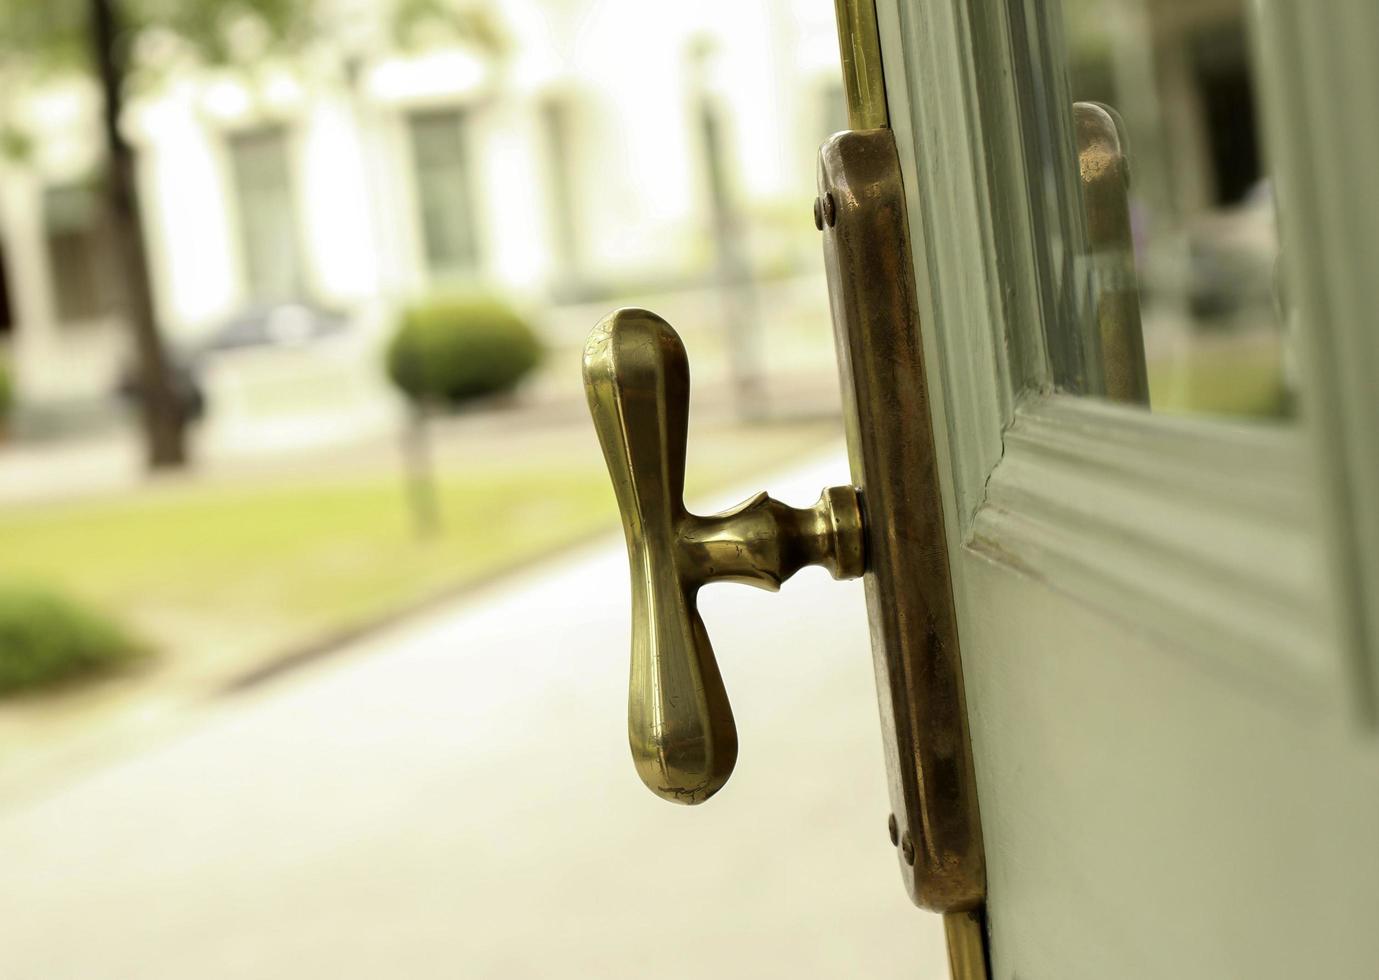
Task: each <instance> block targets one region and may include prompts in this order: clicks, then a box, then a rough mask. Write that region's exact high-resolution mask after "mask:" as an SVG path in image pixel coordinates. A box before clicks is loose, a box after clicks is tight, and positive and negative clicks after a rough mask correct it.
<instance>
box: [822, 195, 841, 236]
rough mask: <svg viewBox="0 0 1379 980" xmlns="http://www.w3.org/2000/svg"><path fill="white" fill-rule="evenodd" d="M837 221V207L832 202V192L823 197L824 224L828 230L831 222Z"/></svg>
mask: <svg viewBox="0 0 1379 980" xmlns="http://www.w3.org/2000/svg"><path fill="white" fill-rule="evenodd" d="M837 219H838V205H837V203H836V202H835V201H834V200H833V192H832V191H829V192H828V193H827V194H825V195H824V223H825V224H827V225H828V226H829V227H830V228H832V227H833V222H834V221H836V220H837Z"/></svg>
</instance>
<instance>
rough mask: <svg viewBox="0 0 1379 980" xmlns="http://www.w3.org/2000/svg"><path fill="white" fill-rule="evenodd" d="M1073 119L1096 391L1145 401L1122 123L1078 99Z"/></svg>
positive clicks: (1145, 375)
mask: <svg viewBox="0 0 1379 980" xmlns="http://www.w3.org/2000/svg"><path fill="white" fill-rule="evenodd" d="M1073 123H1074V126H1075V128H1076V130H1077V164H1078V172H1079V175H1080V177H1081V183H1082V203H1083V208H1084V210H1085V211H1086V215H1087V245H1088V247H1089V248H1090V250H1091V256H1090V259H1091V261H1090V263H1089V266H1088V267H1089V268H1090V269H1091V271H1092V299H1093V302H1094V303H1095V304H1096V318H1097V334H1098V341H1099V346H1100V360H1101V376H1102V389H1101V390H1100V391H1098V392H1096V394H1099V395H1102V396H1103V397H1105V398H1110V399H1112V400H1114V401H1120V402H1130V403H1132V404H1136V405H1148V404H1149V374H1148V371H1147V369H1146V367H1145V358H1144V332H1143V330H1142V328H1141V325H1140V293H1139V287H1138V285H1137V282H1136V276H1135V242H1134V238H1133V237H1132V234H1131V229H1130V164H1129V161H1128V159H1127V157H1126V142H1125V135H1124V127H1123V126H1122V124H1121V122H1120V120H1119V119H1118V118H1117V116H1116V114H1115V112H1114V111H1112V110H1110V109H1108V108H1107V107H1106V106H1102V105H1098V104H1097V103H1094V102H1078V103H1076V104H1074V105H1073Z"/></svg>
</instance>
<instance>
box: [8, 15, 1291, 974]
mask: <svg viewBox="0 0 1379 980" xmlns="http://www.w3.org/2000/svg"><path fill="white" fill-rule="evenodd" d="M1108 5H1109V6H1110V7H1115V8H1118V9H1121V13H1122V14H1124V12H1125V11H1127V10H1130V11H1133V12H1136V16H1139V17H1141V18H1143V17H1148V18H1150V20H1149V21H1148V23H1149V24H1150V25H1151V28H1152V29H1153V30H1154V31H1155V32H1157V34H1158V36H1160V37H1161V39H1162V43H1161V44H1160V46H1159V49H1158V50H1160V51H1161V52H1164V53H1165V54H1164V59H1163V60H1162V63H1161V64H1158V65H1150V66H1148V67H1147V68H1146V66H1143V65H1140V66H1139V67H1138V69H1137V70H1140V71H1141V74H1140V75H1136V74H1134V72H1133V71H1129V70H1128V69H1127V70H1121V69H1123V68H1124V67H1125V66H1124V64H1123V62H1122V61H1121V60H1120V59H1119V58H1118V56H1117V55H1116V50H1117V49H1116V48H1115V44H1114V40H1115V36H1116V35H1115V34H1114V32H1111V33H1108V32H1107V30H1103V29H1102V27H1104V25H1105V24H1106V23H1113V24H1120V23H1122V21H1117V20H1114V16H1117V14H1116V12H1115V11H1114V10H1113V11H1111V12H1110V13H1109V14H1108V12H1107V9H1104V8H1107V7H1108ZM1177 7H1182V5H1177ZM1122 8H1123V9H1122ZM1173 9H1177V8H1175V5H1173V4H1161V3H1141V2H1138V0H1123V2H1117V3H1109V0H1108V2H1107V3H1101V4H1100V5H1098V3H1094V2H1092V0H1086V2H1082V3H1069V4H1068V6H1067V10H1068V17H1069V30H1068V35H1069V45H1070V51H1071V52H1072V56H1073V57H1072V62H1071V68H1070V72H1071V76H1070V77H1071V78H1072V79H1073V88H1074V90H1075V93H1076V95H1077V97H1079V98H1097V99H1101V100H1104V101H1109V102H1113V103H1116V104H1118V105H1122V104H1123V103H1124V102H1126V101H1127V100H1128V99H1130V98H1131V97H1132V96H1134V95H1135V94H1144V93H1147V92H1148V93H1159V94H1160V95H1162V96H1163V98H1157V97H1156V101H1154V102H1153V104H1152V105H1151V106H1150V107H1149V109H1146V110H1145V112H1144V113H1141V114H1140V115H1138V116H1136V115H1134V114H1133V113H1127V118H1129V119H1130V122H1131V127H1132V132H1133V131H1134V130H1135V129H1136V128H1137V127H1141V126H1145V125H1149V123H1145V122H1144V121H1143V120H1145V119H1148V120H1150V122H1151V123H1152V122H1154V120H1159V121H1162V120H1163V119H1172V120H1174V121H1175V126H1174V127H1171V128H1169V129H1165V128H1164V127H1162V126H1161V127H1160V129H1159V130H1156V131H1155V132H1156V133H1157V135H1155V136H1154V137H1153V138H1152V139H1150V140H1148V141H1147V142H1148V144H1149V145H1150V146H1151V147H1153V148H1154V149H1153V151H1152V154H1147V155H1146V156H1145V157H1144V159H1145V160H1146V161H1151V160H1169V161H1172V167H1174V168H1177V169H1176V170H1174V173H1178V172H1179V171H1181V172H1183V173H1188V174H1190V175H1196V176H1198V177H1200V178H1201V179H1200V180H1199V181H1198V182H1197V183H1196V184H1189V185H1186V186H1190V187H1196V188H1197V190H1195V191H1192V192H1191V194H1192V195H1195V196H1188V197H1183V196H1182V195H1181V194H1178V191H1173V193H1172V194H1170V189H1171V188H1181V187H1182V186H1185V185H1183V184H1182V181H1181V180H1180V179H1179V178H1173V179H1172V180H1170V179H1169V178H1167V177H1165V178H1164V179H1163V180H1162V181H1159V182H1155V180H1154V179H1151V178H1146V180H1145V181H1144V183H1143V184H1139V183H1137V185H1136V187H1137V188H1139V187H1141V186H1143V187H1144V188H1146V189H1147V190H1146V191H1145V192H1144V195H1143V196H1142V198H1138V199H1137V205H1136V206H1137V207H1138V208H1139V209H1140V210H1139V211H1138V212H1137V213H1138V214H1139V215H1140V216H1141V224H1140V227H1141V228H1142V230H1143V231H1144V234H1143V238H1144V242H1143V243H1141V242H1137V246H1141V245H1142V248H1140V250H1139V251H1138V252H1137V257H1138V262H1139V266H1140V271H1141V277H1142V286H1143V288H1144V293H1145V296H1146V343H1147V345H1148V346H1149V348H1150V351H1149V352H1150V369H1151V382H1152V384H1153V385H1154V407H1155V409H1156V410H1159V409H1162V410H1168V411H1197V412H1212V413H1217V414H1223V413H1224V414H1244V415H1251V414H1253V415H1264V416H1277V415H1281V414H1286V413H1287V411H1288V398H1287V382H1286V365H1285V357H1284V349H1285V345H1284V343H1283V340H1282V333H1281V329H1280V328H1279V327H1278V326H1277V324H1275V323H1273V321H1272V320H1271V319H1270V317H1271V315H1272V312H1271V311H1272V308H1273V307H1272V297H1271V295H1270V292H1269V288H1268V286H1267V282H1268V281H1269V279H1270V277H1271V275H1272V271H1271V270H1272V262H1273V255H1272V251H1271V249H1272V247H1273V245H1272V242H1273V230H1272V212H1271V209H1270V208H1271V206H1270V204H1269V194H1268V185H1267V180H1265V178H1264V175H1263V173H1262V170H1261V168H1260V167H1259V164H1258V155H1257V154H1256V155H1255V156H1254V157H1253V158H1251V159H1253V160H1254V161H1255V164H1254V166H1255V170H1254V171H1251V172H1250V173H1245V172H1243V171H1240V172H1237V170H1239V169H1240V167H1242V166H1244V164H1240V163H1239V162H1238V161H1236V162H1232V163H1231V164H1230V166H1231V167H1232V168H1234V169H1232V170H1231V171H1230V172H1229V173H1225V174H1222V173H1219V172H1218V171H1217V170H1214V169H1213V168H1214V167H1216V166H1217V163H1218V162H1219V161H1222V160H1227V159H1229V160H1232V161H1235V160H1236V157H1235V156H1234V155H1231V154H1225V153H1222V154H1213V153H1212V152H1210V147H1209V146H1207V147H1205V148H1203V144H1202V139H1203V133H1205V132H1206V131H1207V129H1208V126H1209V123H1211V121H1212V120H1213V119H1215V116H1212V115H1211V113H1212V112H1215V111H1217V109H1219V111H1220V112H1224V113H1226V114H1227V116H1230V117H1231V118H1235V116H1240V115H1241V114H1248V113H1251V112H1252V102H1251V100H1252V91H1251V89H1250V83H1249V73H1248V64H1247V63H1248V57H1247V52H1246V48H1245V47H1244V46H1243V44H1241V43H1236V41H1229V40H1228V41H1220V40H1217V41H1216V42H1215V43H1214V44H1208V43H1207V42H1206V41H1202V40H1201V39H1202V38H1218V39H1219V38H1223V37H1225V38H1236V39H1237V40H1238V39H1240V38H1243V37H1244V36H1245V35H1244V28H1243V12H1242V8H1241V4H1240V3H1239V2H1228V0H1222V2H1220V3H1213V4H1198V5H1195V7H1194V9H1197V10H1198V11H1199V15H1195V16H1194V17H1193V18H1189V19H1187V20H1182V19H1174V18H1173V17H1170V16H1169V14H1166V13H1165V11H1169V13H1172V10H1173ZM1108 16H1109V17H1112V19H1111V20H1109V21H1108V20H1107V19H1106V18H1107V17H1108ZM1125 16H1128V14H1126V15H1125ZM1125 23H1129V24H1130V25H1131V27H1130V28H1124V29H1133V27H1134V24H1135V23H1139V24H1141V25H1143V24H1144V23H1146V22H1145V21H1143V20H1141V21H1126V22H1125ZM1099 25H1100V26H1099ZM1184 51H1186V52H1188V53H1189V54H1191V53H1192V52H1199V51H1200V52H1206V54H1204V55H1202V58H1208V57H1210V58H1211V59H1214V60H1211V61H1210V65H1214V66H1216V67H1215V68H1213V69H1212V70H1211V71H1207V70H1206V69H1204V68H1203V69H1201V70H1199V68H1200V65H1198V62H1194V61H1191V60H1188V61H1184V60H1183V58H1186V57H1188V55H1183V54H1182V52H1184ZM1222 52H1224V54H1223V53H1222ZM1170 56H1171V57H1170ZM1192 57H1197V55H1192ZM1174 58H1177V60H1176V61H1175V60H1173V59H1174ZM1232 59H1235V60H1232ZM1201 64H1207V62H1205V61H1204V62H1201ZM1164 65H1168V66H1169V67H1170V68H1172V66H1174V65H1178V66H1179V68H1173V69H1172V70H1169V69H1166V68H1164V67H1163V66H1164ZM1183 65H1186V66H1187V67H1181V66H1183ZM1222 65H1225V66H1226V67H1224V68H1222V67H1221V66H1222ZM1194 66H1197V67H1194ZM1132 67H1133V66H1132ZM1145 71H1147V72H1148V73H1149V74H1148V75H1145V74H1143V72H1145ZM1213 72H1215V73H1214V74H1213ZM1223 72H1224V74H1223ZM1231 72H1234V74H1231ZM1227 76H1229V77H1227ZM1146 78H1148V79H1149V88H1147V89H1146V88H1144V87H1143V84H1142V83H1143V82H1144V79H1146ZM1155 78H1158V79H1159V81H1158V82H1155V81H1154V79H1155ZM1223 78H1224V79H1225V81H1222V80H1221V79H1223ZM1170 97H1171V98H1170ZM1213 107H1216V108H1213ZM1221 107H1224V108H1221ZM1232 114H1234V115H1232ZM1241 118H1244V117H1243V116H1242V117H1241ZM1249 118H1250V119H1252V116H1250V117H1249ZM1242 125H1243V124H1242ZM844 128H846V113H845V108H844V103H843V90H842V84H841V78H840V75H839V66H838V55H837V39H836V31H835V27H834V21H833V9H832V5H831V4H829V3H827V2H826V0H758V2H752V3H746V4H743V3H726V2H719V0H709V2H704V3H699V4H694V5H681V6H679V7H675V8H674V9H671V8H666V7H663V6H661V5H652V4H645V3H638V2H635V0H492V2H480V0H474V2H467V0H118V2H117V0H50V2H45V3H42V4H35V3H32V2H31V0H0V852H3V853H5V854H6V864H7V873H6V876H5V880H4V882H3V883H0V916H2V917H3V919H4V921H6V923H7V926H6V933H7V936H6V940H5V942H4V943H3V944H0V975H3V976H5V977H7V978H8V977H35V978H54V977H68V976H73V977H87V976H139V977H155V976H169V977H172V976H177V977H181V976H188V975H196V976H203V977H216V976H314V975H322V974H326V973H329V974H330V975H333V976H377V975H380V974H382V973H384V972H387V973H389V974H390V975H399V974H400V975H404V976H438V977H439V976H444V977H459V976H466V977H467V976H503V977H519V976H532V977H536V976H541V977H546V976H572V977H573V976H581V977H582V976H599V977H640V976H648V975H656V976H662V977H676V976H686V977H688V976H701V975H703V974H704V973H705V972H706V971H707V972H710V973H713V974H716V975H719V976H725V977H736V976H743V977H746V976H785V975H792V976H800V975H811V976H850V975H863V974H865V975H869V976H942V975H944V972H943V971H944V967H943V959H942V939H941V930H940V929H939V928H938V926H937V924H936V923H935V922H933V921H931V920H930V919H929V918H928V917H926V916H923V915H921V914H920V913H918V912H916V911H915V910H913V909H911V908H910V907H909V905H908V903H907V901H906V899H905V896H904V891H903V888H902V887H901V883H900V881H899V880H898V879H897V875H896V870H895V869H894V867H892V864H893V861H894V857H893V854H892V848H891V847H890V846H889V844H888V842H887V841H886V835H885V830H884V827H885V822H886V813H887V802H886V794H885V786H884V773H883V772H882V765H881V762H882V759H881V751H880V741H879V730H878V725H877V721H876V709H875V706H874V705H875V696H874V693H873V690H872V687H871V667H870V660H869V656H870V655H869V652H868V649H867V640H866V636H867V632H866V624H865V615H864V610H863V607H862V601H861V595H860V591H859V590H858V589H856V588H853V587H852V586H850V585H849V586H840V585H837V584H832V583H829V582H828V580H827V577H826V576H825V575H823V574H822V573H819V575H817V576H815V575H813V574H812V573H813V572H816V571H818V570H816V569H815V570H807V571H806V572H805V573H802V575H801V576H800V579H801V580H800V581H799V582H798V583H795V582H792V583H791V586H790V587H789V588H787V589H786V590H785V592H784V593H783V594H782V595H781V596H778V597H770V596H765V595H759V594H755V593H751V590H742V589H728V590H722V592H721V593H720V591H719V590H717V589H711V590H708V592H707V593H706V595H705V600H704V609H705V618H706V620H707V621H708V625H709V629H710V632H711V633H712V634H713V635H714V638H715V645H716V647H717V648H718V650H719V653H720V656H721V660H722V664H723V670H724V674H725V678H726V680H727V682H728V686H729V689H730V691H731V692H732V694H733V696H734V699H735V702H736V703H737V705H738V716H739V726H740V728H741V731H742V745H743V752H742V762H741V764H740V765H739V771H738V775H737V778H736V779H735V781H734V783H733V784H732V785H731V786H730V787H729V789H728V790H726V791H725V792H724V793H723V794H722V795H721V796H720V797H719V798H717V799H715V800H714V801H713V803H712V804H710V805H709V806H708V807H705V808H703V809H702V810H695V811H682V810H679V809H677V808H672V807H668V806H666V805H665V804H662V803H660V802H658V801H656V800H654V799H652V798H651V797H650V795H649V794H647V793H646V792H645V791H644V790H643V789H642V788H641V787H640V785H639V784H638V783H637V781H636V778H635V775H634V773H633V771H632V767H631V765H630V760H629V759H628V757H627V750H626V747H625V731H624V725H625V721H624V712H625V703H624V701H625V696H626V695H625V690H626V687H625V685H626V660H627V652H626V646H627V634H628V624H627V617H628V613H627V608H628V595H627V571H626V565H625V558H624V557H623V554H622V550H621V549H622V544H621V533H620V531H619V530H618V520H617V514H616V510H615V506H614V502H613V498H612V494H611V492H610V487H609V485H608V481H607V476H606V474H605V472H604V469H603V463H602V459H601V456H600V454H599V451H598V447H597V445H596V442H595V440H594V437H593V432H592V429H591V427H590V425H589V423H588V421H587V413H586V409H585V407H584V397H583V392H582V388H581V382H580V375H579V357H580V352H581V347H582V343H583V340H584V337H585V336H586V334H587V333H588V332H589V330H590V329H591V328H592V326H593V325H594V324H595V322H597V320H598V319H599V318H600V317H601V316H602V315H603V314H605V313H606V312H608V311H609V310H611V309H613V308H615V307H618V306H626V305H635V306H645V307H648V308H651V309H654V310H655V311H656V312H658V313H660V314H661V315H663V316H664V317H665V318H666V319H667V320H669V321H670V322H671V323H672V324H673V325H675V327H676V328H677V329H678V330H679V331H680V333H681V334H682V336H683V337H684V338H685V341H686V345H687V347H688V349H689V352H690V356H691V362H692V365H693V379H694V392H693V402H692V414H691V435H690V459H689V483H690V487H689V490H690V496H691V498H692V500H693V501H694V502H695V506H696V507H697V508H705V509H706V508H710V507H715V506H726V505H728V504H732V503H735V502H737V501H738V500H740V499H742V498H744V497H746V496H747V495H749V494H750V493H752V492H755V491H757V490H759V489H762V488H764V487H769V488H770V489H771V490H772V491H773V493H774V494H775V495H777V496H779V497H781V498H782V499H785V500H786V501H787V502H790V503H793V504H797V505H803V504H807V503H810V502H812V499H813V498H814V496H815V495H816V494H817V491H818V488H819V487H820V486H824V485H827V484H828V483H830V482H838V481H840V480H842V479H845V478H846V472H847V467H846V463H845V460H844V457H843V450H842V444H841V424H840V421H839V418H838V386H837V379H836V369H835V365H834V361H833V348H832V339H831V328H830V325H829V320H828V304H827V292H826V288H825V284H824V281H823V270H822V261H821V255H820V249H819V243H818V240H817V232H816V231H815V229H814V228H813V227H812V219H811V215H810V209H811V205H812V201H813V198H814V166H815V151H816V149H817V147H818V145H819V143H820V142H821V141H822V139H823V138H824V137H825V136H826V135H827V134H829V133H831V132H834V131H837V130H840V129H844ZM1234 138H1236V139H1239V140H1253V139H1254V138H1255V137H1254V133H1253V129H1252V128H1249V127H1248V126H1247V127H1244V128H1241V129H1240V130H1239V132H1238V133H1237V134H1236V137H1234ZM1194 147H1195V148H1196V149H1193V148H1194ZM1184 148H1186V149H1184ZM1139 149H1140V146H1139V145H1138V144H1136V145H1135V146H1132V154H1134V153H1136V152H1137V151H1138V150H1139ZM1193 154H1195V155H1193ZM1138 159H1139V157H1138V156H1136V160H1137V161H1138ZM1185 161H1186V162H1185ZM1221 165H1222V166H1224V165H1225V164H1221ZM1155 166H1158V164H1154V163H1152V162H1146V163H1145V164H1144V172H1145V173H1146V174H1152V173H1155V172H1156V171H1154V170H1153V168H1154V167H1155ZM1162 166H1163V167H1169V163H1163V164H1162ZM1137 167H1138V163H1137ZM1183 168H1186V169H1183ZM1138 172H1139V171H1138V170H1137V173H1138ZM1164 172H1167V171H1164ZM1137 193H1138V190H1137ZM1185 193H1186V192H1185ZM1154 194H1159V196H1158V197H1154V196H1153V195H1154ZM1174 194H1177V195H1178V196H1173V195H1174ZM1170 205H1171V207H1170ZM1156 222H1157V223H1156ZM1151 228H1152V229H1153V234H1151V233H1150V229H1151ZM1159 243H1167V244H1165V245H1164V246H1163V247H1162V248H1160V247H1159ZM1184 257H1186V258H1184ZM1154 304H1157V305H1154ZM1151 306H1153V310H1158V311H1161V312H1158V313H1155V312H1153V310H1151ZM1232 345H1234V346H1232ZM1222 351H1225V354H1224V355H1223V354H1222V353H1221V352H1222ZM1241 351H1245V352H1246V354H1248V355H1251V356H1252V357H1253V358H1254V359H1253V360H1251V359H1250V357H1244V358H1243V359H1242V357H1241V356H1239V355H1240V352H1241ZM1261 352H1262V353H1261ZM1255 355H1257V356H1255ZM1222 365H1224V367H1222ZM1242 365H1244V366H1243V367H1242ZM743 592H748V593H751V594H746V595H741V594H738V593H743ZM668 954H669V955H668Z"/></svg>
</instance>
